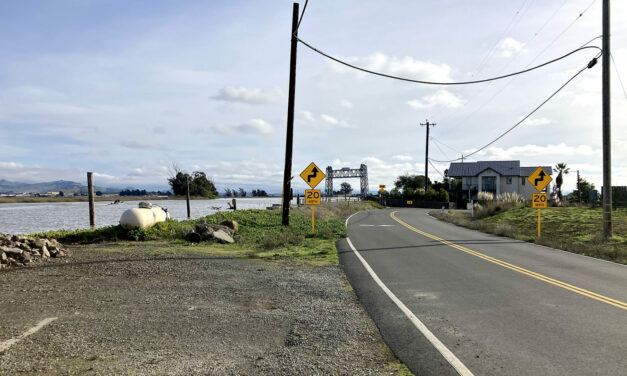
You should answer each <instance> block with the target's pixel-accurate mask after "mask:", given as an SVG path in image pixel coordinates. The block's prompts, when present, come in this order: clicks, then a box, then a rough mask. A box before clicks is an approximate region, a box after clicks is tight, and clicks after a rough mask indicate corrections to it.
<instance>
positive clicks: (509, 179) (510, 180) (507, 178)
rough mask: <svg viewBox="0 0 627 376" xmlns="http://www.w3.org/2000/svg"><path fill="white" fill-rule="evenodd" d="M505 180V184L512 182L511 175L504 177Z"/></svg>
mask: <svg viewBox="0 0 627 376" xmlns="http://www.w3.org/2000/svg"><path fill="white" fill-rule="evenodd" d="M505 182H506V183H507V184H512V177H511V176H508V177H506V178H505Z"/></svg>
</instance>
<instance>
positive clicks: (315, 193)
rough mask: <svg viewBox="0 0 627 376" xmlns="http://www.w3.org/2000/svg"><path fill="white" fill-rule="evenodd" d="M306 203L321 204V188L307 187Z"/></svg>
mask: <svg viewBox="0 0 627 376" xmlns="http://www.w3.org/2000/svg"><path fill="white" fill-rule="evenodd" d="M305 205H320V190H319V189H305Z"/></svg>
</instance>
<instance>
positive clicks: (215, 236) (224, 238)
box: [211, 230, 235, 244]
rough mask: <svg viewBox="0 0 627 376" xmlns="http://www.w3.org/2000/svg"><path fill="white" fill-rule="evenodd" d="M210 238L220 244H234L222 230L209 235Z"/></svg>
mask: <svg viewBox="0 0 627 376" xmlns="http://www.w3.org/2000/svg"><path fill="white" fill-rule="evenodd" d="M211 236H212V237H213V239H215V240H217V241H218V242H220V243H228V244H233V243H235V240H233V237H232V236H231V235H229V234H227V233H226V232H225V231H224V230H218V231H214V232H213V233H212V234H211Z"/></svg>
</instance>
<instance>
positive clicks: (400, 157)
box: [392, 154, 414, 161]
mask: <svg viewBox="0 0 627 376" xmlns="http://www.w3.org/2000/svg"><path fill="white" fill-rule="evenodd" d="M392 159H396V160H398V161H411V160H413V159H414V158H413V157H412V156H411V155H403V154H397V155H395V156H393V157H392Z"/></svg>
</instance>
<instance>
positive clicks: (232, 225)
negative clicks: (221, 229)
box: [220, 220, 239, 234]
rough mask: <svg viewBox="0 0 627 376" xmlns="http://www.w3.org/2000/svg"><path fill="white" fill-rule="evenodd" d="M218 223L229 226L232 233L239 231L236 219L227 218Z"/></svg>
mask: <svg viewBox="0 0 627 376" xmlns="http://www.w3.org/2000/svg"><path fill="white" fill-rule="evenodd" d="M220 225H222V226H226V227H228V228H230V229H231V230H233V234H237V233H238V232H239V225H238V224H237V221H234V220H227V221H223V222H221V223H220Z"/></svg>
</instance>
